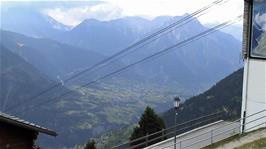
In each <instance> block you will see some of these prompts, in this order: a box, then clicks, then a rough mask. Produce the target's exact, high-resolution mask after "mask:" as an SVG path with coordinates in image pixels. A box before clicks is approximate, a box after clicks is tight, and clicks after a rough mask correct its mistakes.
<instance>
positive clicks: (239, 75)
mask: <svg viewBox="0 0 266 149" xmlns="http://www.w3.org/2000/svg"><path fill="white" fill-rule="evenodd" d="M242 83H243V69H240V70H238V71H236V72H234V73H233V74H231V75H229V76H228V77H226V78H224V79H223V80H221V81H219V82H218V83H216V84H215V85H214V86H213V87H212V88H210V89H209V90H207V91H206V92H204V93H202V94H200V95H198V96H195V97H192V98H190V99H188V100H186V101H185V102H184V103H183V104H182V105H181V107H180V109H182V110H179V111H178V116H177V119H178V121H179V122H182V121H188V120H190V119H194V118H197V117H200V116H203V115H208V114H210V113H214V112H217V111H221V110H226V111H227V112H228V113H229V116H230V118H237V117H240V111H241V100H242ZM173 116H174V110H173V109H171V110H169V111H167V112H165V113H164V114H163V118H164V120H165V122H166V123H167V125H168V126H171V125H173V120H174V117H173Z"/></svg>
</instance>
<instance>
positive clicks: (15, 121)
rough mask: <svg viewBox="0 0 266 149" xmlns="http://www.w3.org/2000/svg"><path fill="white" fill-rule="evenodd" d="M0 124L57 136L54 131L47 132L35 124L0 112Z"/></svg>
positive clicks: (47, 130)
mask: <svg viewBox="0 0 266 149" xmlns="http://www.w3.org/2000/svg"><path fill="white" fill-rule="evenodd" d="M1 122H3V123H7V124H10V125H14V126H17V127H21V128H25V129H28V130H32V131H35V132H40V133H44V134H47V135H51V136H57V133H56V132H55V131H52V130H49V129H47V128H44V127H41V126H38V125H36V124H33V123H30V122H28V121H25V120H23V119H20V118H17V117H15V116H11V115H8V114H6V113H2V112H0V123H1Z"/></svg>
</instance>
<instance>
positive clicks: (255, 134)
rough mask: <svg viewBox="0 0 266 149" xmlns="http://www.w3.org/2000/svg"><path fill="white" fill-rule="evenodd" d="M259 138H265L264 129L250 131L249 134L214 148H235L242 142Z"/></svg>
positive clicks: (265, 132)
mask: <svg viewBox="0 0 266 149" xmlns="http://www.w3.org/2000/svg"><path fill="white" fill-rule="evenodd" d="M260 138H266V129H264V130H261V131H256V132H252V133H250V134H247V135H246V136H243V137H241V138H240V139H236V140H233V141H231V142H229V143H226V144H224V145H221V146H219V147H217V148H216V149H228V148H236V147H239V146H241V145H243V144H246V143H250V142H253V141H256V140H258V139H260Z"/></svg>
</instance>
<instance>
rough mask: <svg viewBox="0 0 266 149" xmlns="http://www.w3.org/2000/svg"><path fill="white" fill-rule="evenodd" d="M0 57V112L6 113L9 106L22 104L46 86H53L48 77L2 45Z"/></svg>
mask: <svg viewBox="0 0 266 149" xmlns="http://www.w3.org/2000/svg"><path fill="white" fill-rule="evenodd" d="M0 57H1V67H0V68H1V78H0V79H1V84H0V85H1V94H0V99H1V106H0V110H2V111H4V110H5V109H6V107H7V106H12V105H14V103H21V101H22V100H23V99H26V98H29V97H30V96H33V94H36V93H37V92H38V91H40V90H43V89H44V88H45V87H46V86H49V85H52V81H51V80H49V79H48V77H47V76H45V75H44V74H41V73H40V72H39V71H38V70H37V69H36V68H34V67H33V66H32V65H31V64H29V63H27V62H25V61H24V60H23V59H21V58H20V57H19V56H17V55H16V54H14V53H12V52H11V51H9V50H8V49H6V48H5V47H4V46H2V45H1V52H0ZM40 84H42V85H40Z"/></svg>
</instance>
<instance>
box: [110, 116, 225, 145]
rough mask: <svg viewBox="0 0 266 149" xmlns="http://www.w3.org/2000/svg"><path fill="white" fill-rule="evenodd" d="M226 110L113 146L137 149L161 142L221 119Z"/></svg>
mask: <svg viewBox="0 0 266 149" xmlns="http://www.w3.org/2000/svg"><path fill="white" fill-rule="evenodd" d="M224 113H225V112H224V111H218V112H216V113H213V114H209V115H205V116H202V117H199V118H196V119H193V120H190V121H187V122H184V123H181V124H178V125H175V126H171V127H169V128H166V129H163V130H161V131H157V132H154V133H151V134H147V135H146V136H143V137H140V138H137V139H134V140H131V141H128V142H125V143H123V144H120V145H118V146H115V147H112V149H125V148H128V149H136V148H144V147H147V146H149V145H152V144H155V143H156V142H160V141H163V140H166V139H167V138H170V137H173V136H174V135H175V134H181V133H184V132H186V131H189V130H191V129H194V128H197V127H200V126H203V125H206V124H209V123H211V122H214V121H217V120H220V119H221V118H222V117H223V116H224Z"/></svg>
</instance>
